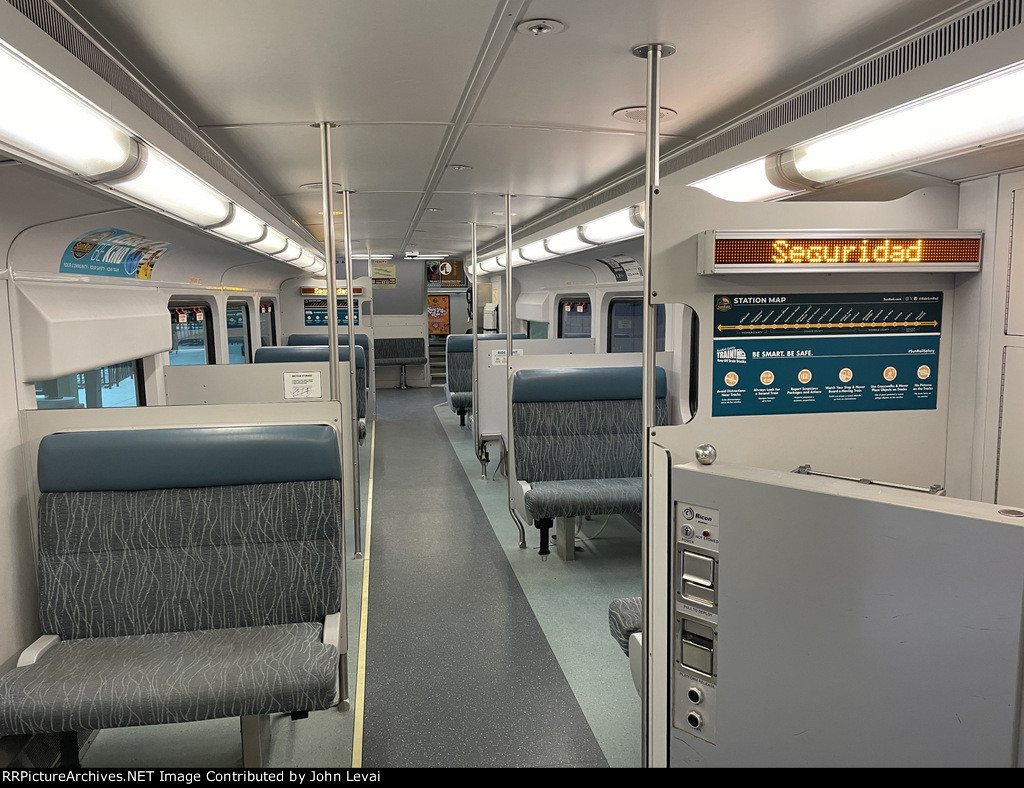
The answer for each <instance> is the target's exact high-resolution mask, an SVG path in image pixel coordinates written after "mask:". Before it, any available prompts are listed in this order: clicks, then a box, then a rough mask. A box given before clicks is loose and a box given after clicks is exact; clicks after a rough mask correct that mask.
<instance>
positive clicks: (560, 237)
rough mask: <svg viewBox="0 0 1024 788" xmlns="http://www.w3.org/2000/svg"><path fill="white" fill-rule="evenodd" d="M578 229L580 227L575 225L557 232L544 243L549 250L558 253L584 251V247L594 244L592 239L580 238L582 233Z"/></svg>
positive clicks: (587, 247)
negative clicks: (591, 241)
mask: <svg viewBox="0 0 1024 788" xmlns="http://www.w3.org/2000/svg"><path fill="white" fill-rule="evenodd" d="M578 229H579V228H578V227H573V228H571V229H569V230H564V231H562V232H560V233H556V234H555V235H552V236H551V237H550V238H545V239H544V243H545V245H546V246H547V249H548V251H549V252H552V253H554V254H556V255H559V254H570V253H571V252H582V251H583V250H584V249H589V248H590V247H591V246H594V244H592V243H590V241H584V240H583V239H582V238H580V235H579V233H578V232H577V230H578Z"/></svg>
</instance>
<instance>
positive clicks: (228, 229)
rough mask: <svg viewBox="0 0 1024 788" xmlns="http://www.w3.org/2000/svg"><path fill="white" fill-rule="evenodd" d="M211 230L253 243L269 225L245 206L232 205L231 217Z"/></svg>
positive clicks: (240, 241)
mask: <svg viewBox="0 0 1024 788" xmlns="http://www.w3.org/2000/svg"><path fill="white" fill-rule="evenodd" d="M210 231H211V232H215V233H217V235H223V236H224V237H225V238H230V239H231V240H232V241H238V243H240V244H251V243H253V242H254V241H258V240H260V239H261V238H262V237H263V236H264V235H265V234H266V232H267V226H266V225H265V224H264V223H263V222H261V221H260V220H259V219H257V218H256V217H255V216H253V215H252V214H251V213H249V212H248V211H247V210H245V208H239V207H238V206H237V205H232V206H231V218H230V219H228V220H227V221H226V222H224V223H223V224H218V225H217V226H216V227H211V228H210Z"/></svg>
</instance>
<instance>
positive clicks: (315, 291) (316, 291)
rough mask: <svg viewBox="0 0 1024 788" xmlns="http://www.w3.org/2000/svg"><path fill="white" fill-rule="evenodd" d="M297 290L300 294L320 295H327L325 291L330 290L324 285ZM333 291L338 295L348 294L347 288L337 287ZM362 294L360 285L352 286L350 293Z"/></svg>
mask: <svg viewBox="0 0 1024 788" xmlns="http://www.w3.org/2000/svg"><path fill="white" fill-rule="evenodd" d="M299 292H300V293H301V294H302V295H320V296H324V295H327V293H328V292H330V291H328V289H327V288H326V287H303V288H300V289H299ZM335 292H336V293H337V294H338V295H340V296H343V295H348V288H345V287H339V288H338V289H337V290H336V291H335ZM362 294H363V288H361V287H353V288H352V295H357V296H359V295H362Z"/></svg>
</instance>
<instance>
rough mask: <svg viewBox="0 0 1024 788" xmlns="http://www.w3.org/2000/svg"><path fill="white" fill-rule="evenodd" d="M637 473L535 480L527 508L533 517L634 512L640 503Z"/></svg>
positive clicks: (528, 497) (639, 481) (641, 497)
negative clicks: (603, 476)
mask: <svg viewBox="0 0 1024 788" xmlns="http://www.w3.org/2000/svg"><path fill="white" fill-rule="evenodd" d="M643 496H644V488H643V483H642V482H641V479H640V477H638V476H633V477H629V478H618V479H559V480H557V481H548V482H534V483H533V484H532V485H531V486H530V489H529V490H527V491H526V494H525V501H526V511H527V513H528V514H529V515H530V516H531V517H532V518H533V519H534V520H540V519H554V518H556V517H583V516H587V515H594V514H633V513H637V512H639V511H640V509H641V506H642V505H643Z"/></svg>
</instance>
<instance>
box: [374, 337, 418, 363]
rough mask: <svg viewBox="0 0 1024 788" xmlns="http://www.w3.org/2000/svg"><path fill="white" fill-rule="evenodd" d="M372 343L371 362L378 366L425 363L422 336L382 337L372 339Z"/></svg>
mask: <svg viewBox="0 0 1024 788" xmlns="http://www.w3.org/2000/svg"><path fill="white" fill-rule="evenodd" d="M373 344H374V358H373V363H374V364H376V365H377V366H378V367H380V366H395V365H398V364H426V363H427V348H426V344H425V343H424V340H423V337H384V338H381V339H377V340H374V343H373Z"/></svg>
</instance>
